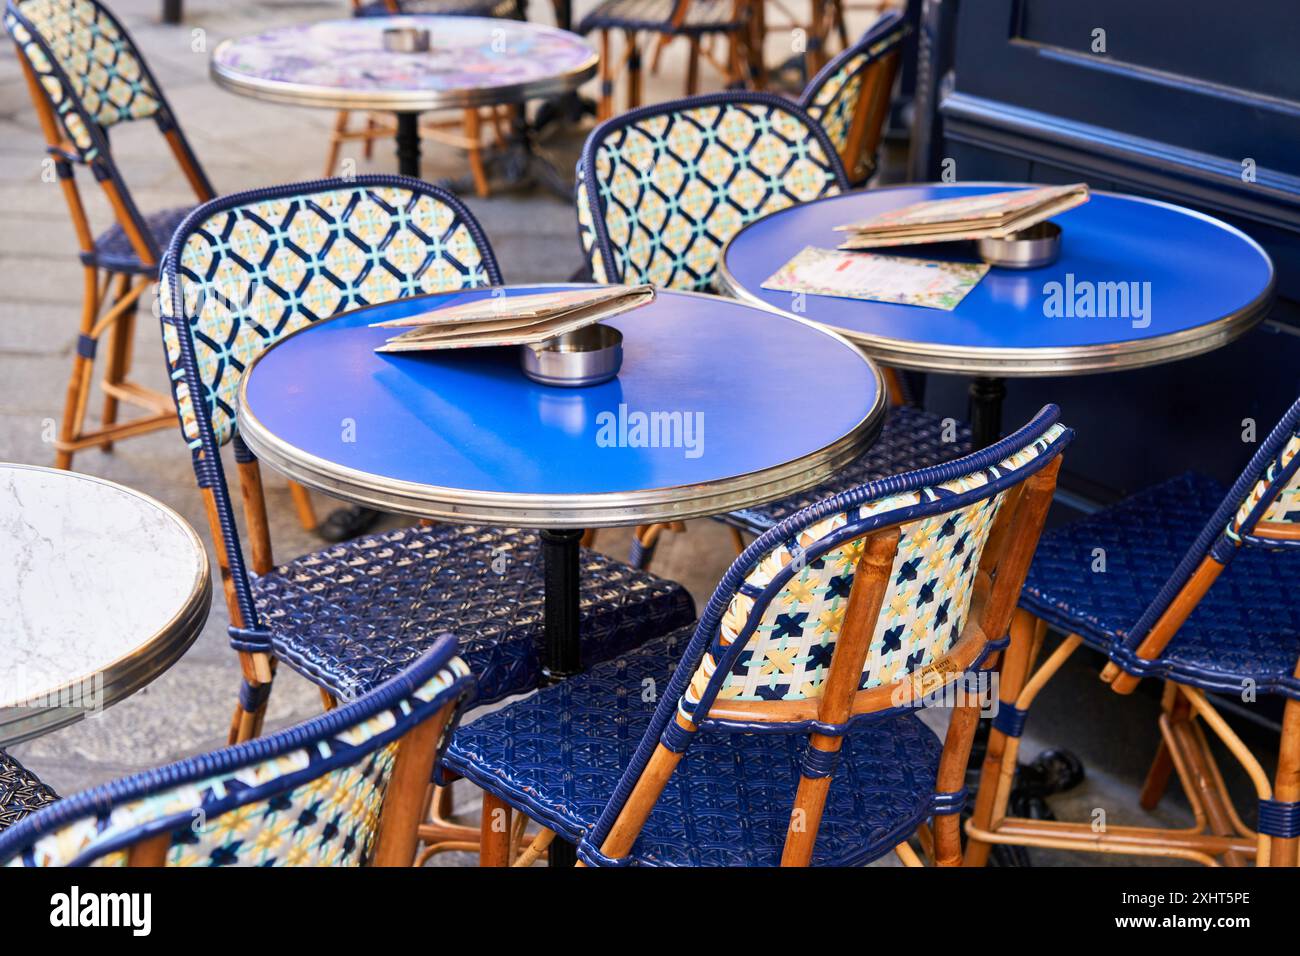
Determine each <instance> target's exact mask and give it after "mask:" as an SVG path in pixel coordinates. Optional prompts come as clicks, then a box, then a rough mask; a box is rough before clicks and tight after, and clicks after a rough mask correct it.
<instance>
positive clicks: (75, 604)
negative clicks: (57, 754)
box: [0, 464, 212, 747]
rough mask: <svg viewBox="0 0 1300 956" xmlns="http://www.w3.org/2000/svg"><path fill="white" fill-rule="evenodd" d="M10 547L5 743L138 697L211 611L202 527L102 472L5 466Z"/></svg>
mask: <svg viewBox="0 0 1300 956" xmlns="http://www.w3.org/2000/svg"><path fill="white" fill-rule="evenodd" d="M0 553H3V554H4V555H5V560H4V561H3V562H0V747H2V746H7V745H9V744H13V743H17V742H18V741H21V740H27V739H28V738H31V737H36V736H38V735H40V734H44V733H48V732H49V731H51V730H54V729H56V728H58V727H62V726H64V725H66V724H70V723H72V722H74V721H76V720H80V719H81V718H82V717H85V716H86V715H87V714H91V713H95V712H97V711H99V710H102V709H103V708H104V707H107V706H109V705H111V704H114V703H116V702H117V701H119V700H121V699H122V698H124V697H127V696H129V695H130V694H133V693H135V692H136V691H137V690H139V689H140V688H141V687H143V686H144V685H146V684H148V683H149V682H150V681H152V680H154V678H156V677H158V675H160V674H161V673H162V672H163V671H165V670H167V668H168V667H170V666H171V665H172V664H174V663H175V662H176V661H177V660H178V659H179V658H180V656H181V655H182V654H184V653H185V651H186V650H187V649H188V648H189V646H190V645H191V644H192V643H194V639H195V638H196V637H198V635H199V632H200V631H201V630H202V629H203V624H204V622H205V621H206V620H207V617H208V608H209V607H210V605H211V601H212V578H211V574H210V573H209V570H208V558H207V552H206V551H204V549H203V545H202V543H201V542H200V541H199V539H198V536H197V535H195V533H194V529H192V528H191V527H190V526H189V525H188V524H186V523H185V520H184V519H183V518H181V517H180V515H178V514H176V512H174V511H172V510H171V509H170V508H168V507H166V506H165V505H162V504H160V503H159V502H157V501H155V500H153V499H152V498H150V497H148V496H147V495H143V494H141V493H140V492H138V491H133V490H132V489H130V488H125V487H123V486H121V485H117V484H114V483H113V482H110V481H105V480H103V479H101V478H92V477H90V476H88V475H81V474H77V473H76V472H70V471H58V470H55V469H53V468H38V467H36V466H33V465H13V464H0Z"/></svg>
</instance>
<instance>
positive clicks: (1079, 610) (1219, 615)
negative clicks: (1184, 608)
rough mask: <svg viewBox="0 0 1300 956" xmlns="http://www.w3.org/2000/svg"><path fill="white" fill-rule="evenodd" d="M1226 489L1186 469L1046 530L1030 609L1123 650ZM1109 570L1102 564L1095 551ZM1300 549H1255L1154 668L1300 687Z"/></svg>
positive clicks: (1227, 682) (1190, 679)
mask: <svg viewBox="0 0 1300 956" xmlns="http://www.w3.org/2000/svg"><path fill="white" fill-rule="evenodd" d="M1227 492H1228V489H1227V488H1225V487H1224V486H1223V485H1221V484H1219V483H1218V482H1217V481H1214V480H1213V479H1211V478H1207V477H1205V476H1204V475H1198V474H1195V473H1190V472H1189V473H1187V474H1184V475H1180V476H1179V477H1177V478H1173V479H1171V480H1169V481H1166V482H1164V483H1163V484H1160V485H1157V486H1155V487H1153V488H1148V489H1146V490H1145V491H1142V492H1139V493H1138V494H1136V495H1133V496H1132V497H1130V498H1126V499H1125V500H1124V501H1122V502H1120V503H1119V504H1117V505H1115V506H1114V507H1113V508H1107V509H1106V510H1104V511H1101V512H1098V513H1097V514H1094V515H1090V516H1089V517H1087V518H1084V519H1083V520H1081V521H1076V522H1074V523H1072V524H1069V525H1067V526H1065V527H1062V528H1056V529H1053V530H1051V531H1048V532H1047V533H1045V534H1044V535H1043V538H1042V540H1041V541H1040V542H1039V545H1038V553H1037V555H1036V556H1035V558H1034V564H1033V567H1032V568H1031V569H1030V572H1029V577H1028V578H1027V579H1026V582H1025V588H1024V591H1023V593H1022V594H1021V599H1020V606H1021V607H1023V608H1024V609H1025V610H1028V611H1030V612H1032V613H1033V614H1034V615H1035V616H1036V617H1039V618H1042V619H1043V620H1045V621H1047V622H1048V623H1049V624H1050V625H1052V626H1053V627H1055V628H1057V629H1058V630H1061V631H1064V632H1065V633H1067V634H1078V635H1079V636H1080V637H1082V638H1083V639H1084V641H1085V642H1086V643H1087V644H1089V645H1090V646H1092V647H1094V648H1096V649H1098V650H1101V651H1104V652H1107V653H1112V652H1116V650H1117V646H1121V645H1123V643H1124V642H1125V640H1126V639H1127V638H1128V637H1129V635H1130V633H1131V630H1132V628H1133V625H1134V624H1135V623H1137V621H1138V620H1139V619H1140V618H1141V617H1142V614H1143V612H1144V611H1146V609H1147V607H1148V606H1149V605H1150V604H1151V603H1152V601H1154V600H1155V598H1156V596H1157V594H1158V593H1159V591H1160V589H1161V587H1162V585H1163V584H1164V583H1165V581H1166V580H1167V579H1168V578H1169V576H1170V575H1171V574H1172V573H1173V571H1174V569H1175V568H1176V567H1177V566H1178V563H1179V561H1180V560H1182V558H1183V556H1184V555H1185V554H1186V553H1187V551H1188V549H1189V548H1191V547H1192V545H1193V544H1194V543H1195V541H1196V537H1197V534H1198V533H1199V532H1200V530H1201V528H1202V526H1203V525H1204V524H1205V522H1206V521H1208V520H1209V518H1210V516H1211V515H1213V514H1214V511H1215V509H1216V508H1217V507H1218V506H1219V504H1220V503H1221V502H1222V501H1223V499H1224V496H1225V495H1226V494H1227ZM1097 548H1101V549H1103V550H1104V551H1105V560H1106V571H1105V573H1095V572H1093V571H1092V566H1093V562H1094V560H1095V549H1097ZM1296 581H1300V552H1297V551H1290V552H1286V553H1282V554H1276V553H1270V552H1267V551H1263V550H1260V549H1257V548H1245V549H1242V551H1241V553H1240V554H1238V555H1237V556H1236V557H1235V558H1234V560H1233V561H1232V563H1231V564H1229V565H1228V568H1227V570H1226V571H1224V573H1223V575H1222V576H1221V577H1220V578H1219V579H1218V581H1216V582H1215V584H1214V586H1213V587H1212V588H1210V590H1209V593H1207V594H1206V595H1205V597H1203V598H1202V599H1201V601H1200V603H1199V604H1198V605H1197V607H1196V610H1195V611H1193V612H1192V615H1191V617H1189V618H1188V619H1187V621H1186V622H1185V623H1184V624H1183V626H1182V627H1181V628H1180V629H1179V630H1178V633H1177V634H1176V635H1174V638H1173V640H1172V641H1170V643H1169V646H1168V647H1167V648H1165V650H1164V652H1163V653H1162V654H1161V655H1160V657H1159V658H1158V659H1157V660H1156V661H1154V662H1152V663H1151V664H1149V665H1148V666H1147V667H1146V668H1144V673H1146V674H1148V675H1150V676H1158V677H1169V678H1172V679H1174V680H1177V681H1179V682H1180V683H1185V684H1190V685H1192V686H1194V687H1201V688H1203V689H1206V690H1227V691H1240V690H1241V686H1242V680H1243V679H1244V678H1249V679H1251V680H1253V681H1255V683H1256V685H1257V687H1258V688H1259V689H1260V690H1261V691H1267V692H1284V691H1286V690H1288V689H1289V691H1290V692H1291V693H1300V682H1297V681H1296V680H1295V679H1294V677H1293V676H1292V675H1293V672H1294V671H1295V666H1296V660H1297V659H1300V603H1298V602H1297V601H1296V600H1295V582H1296Z"/></svg>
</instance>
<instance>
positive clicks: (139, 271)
mask: <svg viewBox="0 0 1300 956" xmlns="http://www.w3.org/2000/svg"><path fill="white" fill-rule="evenodd" d="M193 210H194V207H193V206H179V207H177V208H175V209H163V210H161V211H160V212H155V213H152V214H150V215H147V216H143V217H141V222H143V223H144V225H145V227H146V228H147V229H148V230H149V236H150V237H151V239H152V240H153V243H154V245H155V246H156V247H157V248H159V249H166V248H167V243H169V242H171V238H172V234H173V233H175V232H176V227H177V226H179V225H180V224H181V223H182V222H184V221H185V217H186V216H188V215H189V214H190V213H191V212H193ZM81 262H82V264H83V265H87V266H96V267H98V268H100V269H107V270H108V271H109V272H129V273H132V274H135V275H157V273H158V266H157V264H152V265H148V264H145V263H144V262H141V261H140V256H139V255H137V254H136V251H135V248H134V247H133V246H132V245H131V240H130V239H128V238H127V236H126V230H125V229H123V228H122V226H121V224H120V223H114V224H113V225H112V226H110V227H109V228H108V229H106V230H104V231H103V232H102V233H100V234H99V235H98V236H96V237H95V251H94V252H83V253H81Z"/></svg>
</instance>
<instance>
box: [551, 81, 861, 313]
mask: <svg viewBox="0 0 1300 956" xmlns="http://www.w3.org/2000/svg"><path fill="white" fill-rule="evenodd" d="M845 188H847V182H846V180H845V177H844V168H843V166H842V165H841V164H840V160H839V156H838V154H837V153H836V152H835V149H834V147H833V146H832V145H831V142H830V140H829V139H827V137H826V133H825V132H824V131H823V130H822V129H821V128H820V127H819V126H818V125H817V123H816V122H814V121H813V120H811V119H810V118H809V117H808V115H807V114H806V113H805V112H804V111H803V110H802V109H801V108H800V107H798V106H795V105H793V104H791V103H790V102H788V101H787V100H783V99H781V98H780V97H778V96H773V95H769V94H764V93H743V92H736V93H714V94H709V95H706V96H697V97H692V98H690V99H684V100H677V101H674V102H670V103H661V104H655V105H652V106H646V107H641V108H639V109H635V110H631V111H630V112H627V113H625V114H623V115H621V116H617V117H615V118H613V119H611V120H607V121H606V122H604V123H602V124H601V125H600V126H598V127H596V129H595V130H593V131H592V133H591V135H590V136H589V137H588V138H587V142H586V145H585V146H584V147H583V150H582V158H581V159H580V160H579V162H578V173H577V183H576V186H575V189H576V191H577V207H578V235H579V239H580V241H581V243H582V248H583V252H584V253H585V254H586V256H587V261H588V264H589V265H590V267H591V274H592V277H593V278H594V279H595V281H597V282H623V283H629V284H639V283H650V284H652V285H655V286H658V287H660V288H665V289H688V290H697V291H698V290H708V289H710V288H711V287H712V285H713V279H714V274H715V272H716V271H717V264H718V256H719V254H720V253H721V252H722V248H723V246H725V245H726V243H727V241H728V240H729V239H731V237H732V236H734V235H735V234H736V233H737V232H739V231H740V230H741V228H742V227H744V226H745V225H747V224H748V223H750V222H752V221H754V220H755V219H757V218H759V217H760V216H764V215H766V214H768V213H770V212H775V211H776V210H778V209H784V208H786V207H787V206H792V205H794V204H795V203H800V202H808V201H809V200H813V199H818V198H820V197H822V196H829V195H834V194H835V193H838V192H841V191H843V190H844V189H845Z"/></svg>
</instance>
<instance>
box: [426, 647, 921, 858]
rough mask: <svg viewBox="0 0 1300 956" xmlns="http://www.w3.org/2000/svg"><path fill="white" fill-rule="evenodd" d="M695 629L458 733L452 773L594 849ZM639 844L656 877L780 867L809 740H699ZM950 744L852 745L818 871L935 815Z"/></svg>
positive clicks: (887, 725) (909, 740)
mask: <svg viewBox="0 0 1300 956" xmlns="http://www.w3.org/2000/svg"><path fill="white" fill-rule="evenodd" d="M692 631H693V628H691V627H685V628H682V629H680V630H678V631H676V632H674V633H673V634H670V635H668V636H666V637H663V638H658V639H656V640H654V641H651V642H649V643H648V644H646V645H644V646H643V647H641V648H638V649H636V650H633V651H630V652H628V653H627V654H624V655H622V656H621V657H619V658H618V659H617V660H612V661H606V662H605V663H603V664H600V665H597V666H596V667H593V668H591V669H590V670H589V671H587V672H585V673H583V674H581V675H579V676H577V677H573V678H570V679H568V680H566V681H564V682H563V683H562V684H559V685H556V686H554V687H547V688H545V689H543V690H542V691H540V692H539V693H537V694H534V695H533V696H531V697H529V698H527V699H526V700H522V701H518V702H516V703H512V704H510V705H509V706H507V707H504V708H502V709H501V710H498V711H495V712H494V713H491V714H488V715H486V716H484V717H481V718H479V719H478V720H475V721H474V722H473V723H472V724H468V725H467V726H464V727H461V728H460V729H459V730H458V731H457V732H456V735H455V737H453V739H452V743H451V745H450V746H449V747H448V751H447V756H446V761H445V762H446V766H447V767H448V768H450V769H453V770H455V771H456V772H457V773H459V774H461V775H463V776H465V777H466V778H467V779H469V780H471V781H472V782H474V783H475V784H477V785H478V786H480V787H482V788H484V789H486V790H490V791H492V792H493V793H496V794H498V795H500V796H502V797H503V798H504V799H506V800H508V801H509V802H510V803H512V804H514V805H515V806H516V807H518V808H519V809H521V810H522V811H524V812H525V813H527V814H528V815H529V816H530V817H532V818H533V819H534V820H536V821H538V822H539V823H541V824H542V825H543V826H546V827H549V828H551V829H554V830H555V831H556V832H557V833H558V834H560V835H561V836H563V837H564V838H565V839H567V840H569V841H571V842H575V843H576V842H579V841H581V840H584V839H588V838H589V837H588V835H589V834H590V833H591V832H592V831H593V830H594V828H595V826H596V821H597V819H598V818H599V817H600V814H601V812H602V811H603V810H604V809H605V806H606V805H607V804H608V803H609V801H610V799H611V798H612V797H613V796H614V793H615V790H616V789H617V787H618V783H619V780H620V778H621V777H622V775H623V770H624V768H626V767H627V766H628V765H629V764H630V763H631V762H632V760H633V757H634V756H635V753H636V750H637V747H638V745H639V743H640V741H641V739H642V736H643V735H644V734H646V732H647V728H649V726H650V724H651V722H652V719H653V716H654V710H655V701H656V700H657V697H655V696H652V695H650V694H647V693H646V690H647V688H651V689H662V688H666V687H667V686H668V684H669V682H670V681H671V679H672V675H673V668H674V667H675V666H676V665H677V664H678V662H679V661H680V660H681V658H682V653H683V652H684V651H685V650H686V648H687V645H688V644H689V641H690V638H691V633H692ZM696 738H697V739H695V740H693V741H692V743H691V747H690V750H689V751H687V754H686V756H685V758H684V759H683V760H682V762H681V763H680V764H678V766H677V770H676V771H675V772H674V773H673V776H672V778H671V779H670V780H669V783H668V786H667V787H666V788H665V790H664V792H663V794H662V796H660V798H659V801H658V803H656V805H655V809H654V811H653V812H652V813H651V814H650V819H649V820H648V821H647V823H646V825H645V828H644V829H643V830H642V831H641V836H640V839H639V840H638V841H637V846H636V851H635V859H636V862H637V863H639V864H643V865H652V866H674V865H678V866H775V865H776V864H777V862H778V861H779V860H780V858H781V847H782V844H783V843H784V842H785V836H786V828H787V826H788V825H789V822H790V807H791V806H792V805H793V803H794V793H795V787H796V786H797V784H798V780H799V768H800V761H801V760H802V758H803V755H804V753H805V751H806V749H807V748H806V741H805V740H803V739H802V738H800V737H798V736H795V735H792V734H753V735H742V734H697V735H696ZM940 750H941V745H940V741H939V739H938V737H936V736H935V734H934V732H933V731H931V730H930V729H928V728H927V727H926V726H925V725H924V724H923V723H922V722H921V721H920V720H919V719H918V718H917V717H915V716H914V715H910V714H905V715H900V716H899V717H897V718H895V719H892V720H886V721H882V722H881V723H879V724H874V725H872V726H871V727H870V729H869V730H868V731H865V732H862V733H854V734H851V735H849V737H848V738H847V739H846V740H845V745H844V749H843V750H842V751H841V755H840V766H839V768H838V771H837V773H836V774H835V776H834V778H833V779H832V783H831V792H830V798H829V800H828V802H827V806H826V811H825V815H824V816H823V818H822V822H821V828H820V830H819V839H818V843H817V851H816V853H815V855H814V857H813V862H814V863H815V864H816V865H819V866H822V865H825V866H836V865H838V866H848V865H853V864H857V863H864V862H867V861H868V860H871V859H874V858H875V857H877V856H879V855H880V854H881V853H884V852H887V851H889V850H892V849H893V848H894V847H895V846H896V845H898V843H900V842H901V841H902V840H904V839H906V838H907V836H908V835H909V834H910V833H911V832H912V831H913V830H915V829H916V826H917V825H918V824H919V823H921V822H922V821H923V820H925V819H926V818H927V817H928V816H929V815H930V814H931V812H932V800H931V794H932V792H933V790H934V779H935V772H936V770H937V768H938V763H939V753H940Z"/></svg>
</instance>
